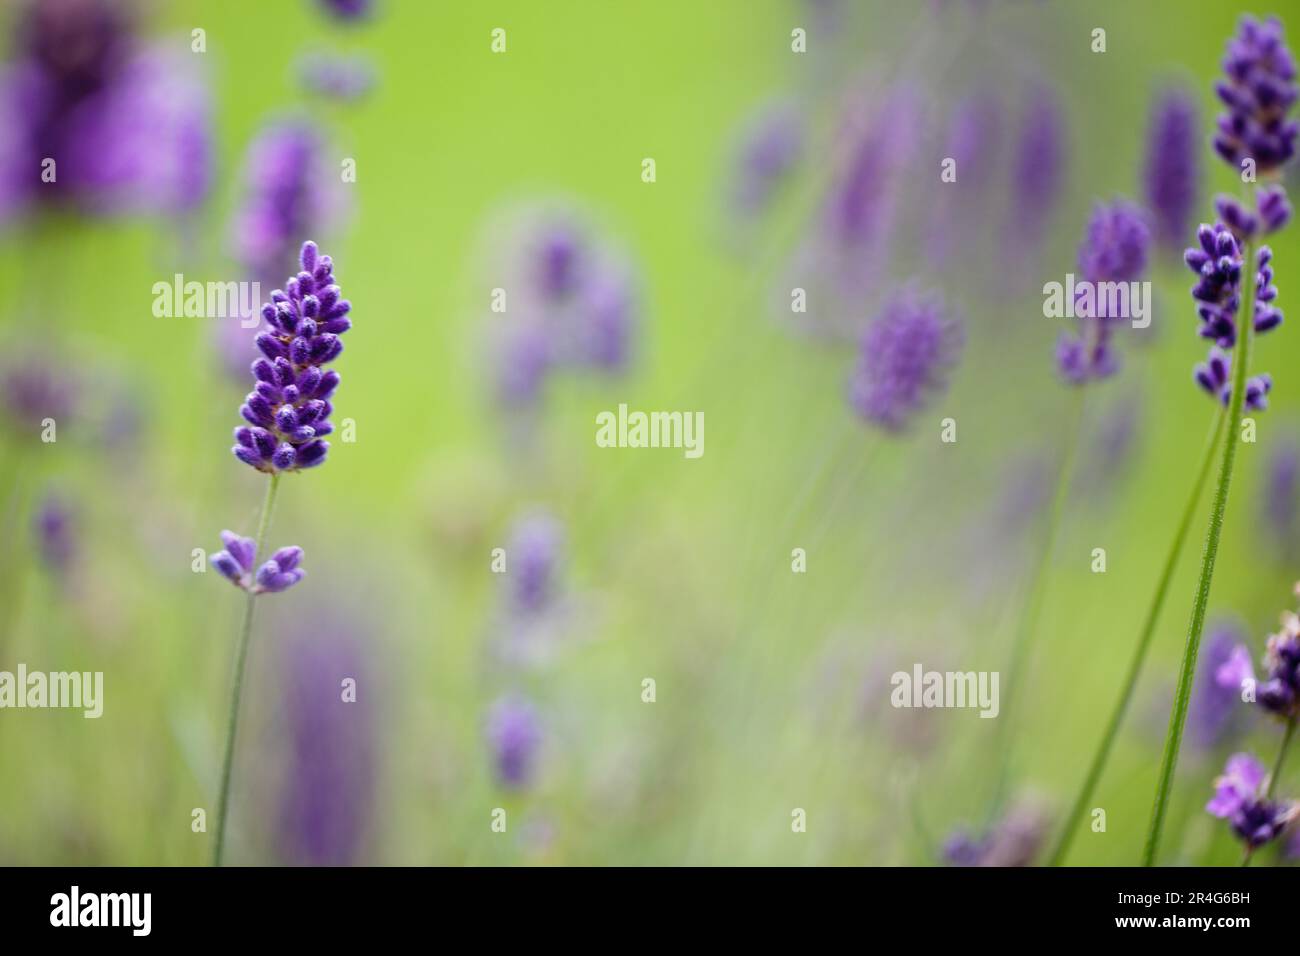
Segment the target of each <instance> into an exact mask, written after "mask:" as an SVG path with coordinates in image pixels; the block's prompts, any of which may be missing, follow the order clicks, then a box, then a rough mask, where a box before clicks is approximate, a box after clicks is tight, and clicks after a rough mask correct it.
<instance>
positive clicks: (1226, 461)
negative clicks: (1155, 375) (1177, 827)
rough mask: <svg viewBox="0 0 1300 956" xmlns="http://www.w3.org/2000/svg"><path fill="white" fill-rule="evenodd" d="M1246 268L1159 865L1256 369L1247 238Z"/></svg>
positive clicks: (1162, 797) (1169, 758)
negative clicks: (1248, 387) (1244, 414)
mask: <svg viewBox="0 0 1300 956" xmlns="http://www.w3.org/2000/svg"><path fill="white" fill-rule="evenodd" d="M1242 262H1243V265H1242V273H1243V275H1244V276H1245V278H1246V295H1245V298H1244V300H1243V301H1242V304H1241V309H1240V311H1239V312H1238V313H1237V324H1238V328H1239V329H1240V330H1241V331H1240V334H1239V335H1238V336H1237V339H1238V341H1237V347H1236V349H1235V351H1236V354H1235V355H1234V356H1233V357H1232V397H1231V399H1230V400H1229V402H1228V421H1227V428H1228V430H1227V433H1226V435H1225V440H1224V443H1223V460H1222V464H1221V465H1220V467H1219V483H1218V485H1217V487H1216V488H1215V489H1214V504H1213V506H1212V508H1211V511H1210V526H1209V528H1208V530H1207V531H1206V534H1205V551H1204V553H1203V554H1202V556H1201V575H1200V578H1199V579H1198V580H1197V582H1196V594H1195V596H1194V597H1193V599H1192V618H1191V622H1190V623H1189V624H1188V626H1187V643H1186V645H1185V646H1184V647H1183V660H1182V664H1181V666H1180V668H1179V671H1178V688H1177V690H1176V691H1175V692H1174V706H1173V709H1172V710H1171V711H1170V713H1169V730H1168V733H1167V734H1166V735H1165V749H1164V754H1163V755H1162V756H1161V758H1160V779H1159V780H1158V782H1157V783H1156V793H1155V799H1154V800H1153V801H1152V804H1151V825H1150V828H1149V829H1148V830H1147V839H1146V845H1145V846H1144V847H1143V849H1142V865H1143V866H1154V865H1155V861H1156V852H1157V851H1158V850H1159V849H1160V834H1161V832H1162V831H1163V830H1164V825H1165V814H1166V813H1167V812H1168V810H1169V794H1170V791H1171V790H1172V789H1173V784H1174V769H1175V768H1176V767H1177V766H1178V751H1179V749H1180V748H1181V747H1182V743H1183V728H1184V726H1185V725H1186V723H1187V706H1188V703H1189V701H1190V700H1191V695H1192V678H1193V677H1194V676H1195V674H1196V656H1197V653H1198V652H1199V651H1200V648H1201V631H1202V630H1203V629H1204V628H1205V610H1206V606H1207V605H1208V604H1209V603H1210V585H1211V583H1212V582H1213V580H1214V561H1215V558H1217V557H1218V555H1219V538H1220V536H1221V535H1222V534H1223V515H1224V512H1225V511H1226V510H1227V507H1228V489H1229V487H1230V486H1231V484H1232V466H1233V464H1235V462H1236V459H1237V445H1238V444H1239V442H1240V439H1239V437H1238V433H1239V432H1240V430H1241V411H1242V404H1243V402H1244V400H1245V397H1246V375H1247V371H1248V369H1249V368H1250V345H1251V340H1252V339H1253V338H1254V334H1255V285H1256V282H1255V278H1256V275H1257V270H1256V267H1255V244H1254V242H1247V243H1246V245H1245V249H1244V255H1243V259H1242Z"/></svg>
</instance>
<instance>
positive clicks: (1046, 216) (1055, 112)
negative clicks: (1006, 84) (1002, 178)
mask: <svg viewBox="0 0 1300 956" xmlns="http://www.w3.org/2000/svg"><path fill="white" fill-rule="evenodd" d="M1065 155H1066V143H1065V128H1064V122H1063V120H1062V117H1061V108H1060V105H1059V104H1058V102H1057V100H1056V97H1055V95H1054V94H1053V93H1052V92H1051V91H1050V90H1049V89H1047V88H1046V87H1042V86H1040V87H1038V88H1036V89H1033V90H1032V91H1031V92H1030V94H1029V99H1028V101H1027V103H1026V105H1025V112H1024V114H1023V116H1022V118H1021V124H1020V135H1019V139H1018V140H1017V142H1016V147H1015V161H1014V163H1013V165H1012V181H1011V190H1012V214H1011V215H1012V218H1011V223H1010V224H1009V235H1010V237H1011V240H1012V242H1013V245H1015V247H1016V248H1017V249H1018V250H1019V253H1020V254H1021V255H1023V254H1025V253H1027V252H1028V251H1029V250H1032V249H1033V248H1035V247H1037V246H1038V245H1039V244H1040V243H1041V242H1042V241H1043V235H1044V233H1045V232H1046V230H1047V226H1048V224H1049V223H1050V222H1051V218H1052V214H1053V213H1054V212H1055V209H1056V204H1057V202H1058V200H1059V199H1060V197H1061V187H1062V185H1063V182H1064V179H1065Z"/></svg>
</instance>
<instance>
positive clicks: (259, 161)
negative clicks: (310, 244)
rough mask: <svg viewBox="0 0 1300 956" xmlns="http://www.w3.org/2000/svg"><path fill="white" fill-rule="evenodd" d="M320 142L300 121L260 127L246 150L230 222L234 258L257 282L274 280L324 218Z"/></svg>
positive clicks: (325, 205)
mask: <svg viewBox="0 0 1300 956" xmlns="http://www.w3.org/2000/svg"><path fill="white" fill-rule="evenodd" d="M323 149H324V143H323V141H322V139H321V136H320V134H319V133H318V132H317V129H316V127H315V126H313V125H312V124H311V123H310V122H308V121H306V120H297V119H291V120H285V121H282V122H278V123H275V124H272V125H270V126H268V127H267V128H265V129H264V130H263V131H262V132H261V133H260V134H259V135H258V136H257V138H256V139H255V140H254V141H253V143H252V145H251V146H250V147H249V149H248V157H247V160H246V164H245V178H246V181H247V186H246V188H247V196H246V198H245V200H244V202H243V205H242V206H241V208H240V210H239V212H238V213H237V214H236V216H235V219H234V234H233V238H234V245H235V256H236V258H237V259H238V260H239V261H240V263H242V264H243V266H244V267H245V268H246V269H247V270H248V271H249V272H250V273H251V274H252V275H254V276H256V277H257V278H258V280H259V281H261V280H265V281H268V282H270V281H274V280H273V277H274V276H279V275H283V274H284V273H283V270H284V269H285V268H286V267H287V266H288V265H289V263H290V262H292V260H293V256H294V253H295V252H296V250H297V248H298V242H299V241H300V238H301V237H302V236H303V235H308V234H310V233H313V232H316V231H317V230H319V229H320V228H321V227H322V226H323V225H324V222H325V220H326V219H327V218H328V216H329V197H328V196H327V194H326V193H325V190H324V182H325V178H324V176H323V175H322V174H321V173H320V171H319V165H318V164H319V157H320V155H321V152H322V150H323Z"/></svg>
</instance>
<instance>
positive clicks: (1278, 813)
mask: <svg viewBox="0 0 1300 956" xmlns="http://www.w3.org/2000/svg"><path fill="white" fill-rule="evenodd" d="M1266 782H1267V771H1266V770H1265V769H1264V765H1263V764H1262V763H1260V762H1259V761H1258V760H1256V759H1255V758H1254V757H1252V756H1251V755H1250V754H1247V753H1237V754H1233V755H1232V756H1231V757H1229V758H1228V763H1227V765H1226V766H1225V767H1224V770H1223V774H1222V776H1220V777H1217V778H1216V779H1215V781H1214V797H1213V798H1212V799H1211V800H1210V802H1209V803H1207V804H1206V805H1205V809H1206V810H1207V811H1208V812H1209V813H1210V814H1211V815H1213V816H1216V817H1218V818H1219V819H1221V820H1227V821H1228V822H1229V823H1231V824H1232V829H1233V832H1234V833H1236V834H1237V836H1238V837H1239V838H1240V839H1241V840H1242V842H1244V843H1245V844H1246V847H1247V849H1248V850H1250V851H1254V850H1255V849H1257V848H1258V847H1261V846H1263V845H1264V844H1265V843H1268V842H1269V841H1270V840H1272V839H1274V838H1275V837H1276V836H1277V835H1278V834H1279V833H1281V832H1282V831H1283V830H1284V829H1286V826H1287V824H1289V823H1290V822H1291V821H1292V820H1294V819H1295V817H1296V816H1297V814H1300V804H1296V803H1277V802H1273V801H1271V800H1268V799H1266V798H1265V797H1264V796H1263V791H1264V787H1265V784H1266Z"/></svg>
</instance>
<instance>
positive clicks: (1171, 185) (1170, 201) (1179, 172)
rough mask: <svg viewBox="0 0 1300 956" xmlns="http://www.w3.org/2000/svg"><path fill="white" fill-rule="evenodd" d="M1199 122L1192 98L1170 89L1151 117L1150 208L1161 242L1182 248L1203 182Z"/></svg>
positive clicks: (1147, 192) (1147, 191)
mask: <svg viewBox="0 0 1300 956" xmlns="http://www.w3.org/2000/svg"><path fill="white" fill-rule="evenodd" d="M1199 127H1200V123H1199V120H1198V118H1197V114H1196V106H1195V104H1194V103H1193V101H1192V98H1191V97H1190V96H1189V95H1188V94H1187V93H1185V92H1183V91H1182V90H1177V89H1174V90H1169V91H1167V92H1166V93H1165V94H1164V95H1163V96H1162V97H1161V98H1160V100H1159V101H1158V102H1157V103H1156V105H1155V108H1154V109H1153V111H1152V116H1151V132H1150V138H1149V140H1148V144H1147V158H1146V168H1145V171H1144V177H1143V178H1144V181H1145V187H1146V188H1145V196H1146V203H1147V207H1148V208H1149V209H1150V210H1151V212H1152V215H1153V217H1154V220H1155V231H1156V235H1157V237H1158V238H1159V240H1160V241H1161V242H1162V243H1167V244H1170V245H1174V246H1175V247H1176V248H1177V247H1181V245H1182V243H1183V237H1184V236H1186V235H1187V230H1188V228H1190V224H1191V222H1192V210H1193V209H1194V208H1195V206H1196V199H1197V194H1198V192H1199V182H1200V158H1199V157H1200V137H1201V134H1200V129H1199Z"/></svg>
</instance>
